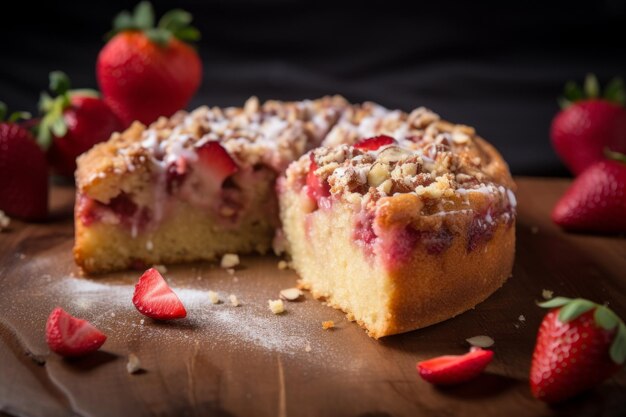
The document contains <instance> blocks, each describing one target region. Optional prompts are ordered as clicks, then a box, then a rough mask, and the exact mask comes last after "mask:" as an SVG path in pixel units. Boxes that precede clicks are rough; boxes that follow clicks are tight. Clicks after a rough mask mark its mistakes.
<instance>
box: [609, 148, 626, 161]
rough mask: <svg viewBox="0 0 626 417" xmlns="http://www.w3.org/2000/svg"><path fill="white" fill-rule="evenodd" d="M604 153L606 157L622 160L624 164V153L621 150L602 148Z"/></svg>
mask: <svg viewBox="0 0 626 417" xmlns="http://www.w3.org/2000/svg"><path fill="white" fill-rule="evenodd" d="M604 155H605V156H606V157H607V158H608V159H612V160H614V161H618V162H623V163H625V164H626V155H624V154H623V153H621V152H615V151H612V150H610V149H609V148H604Z"/></svg>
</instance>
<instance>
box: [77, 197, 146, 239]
mask: <svg viewBox="0 0 626 417" xmlns="http://www.w3.org/2000/svg"><path fill="white" fill-rule="evenodd" d="M76 210H77V213H78V217H79V219H80V220H81V222H82V224H83V225H85V226H91V225H92V224H94V223H96V222H107V223H116V224H122V225H124V226H125V227H127V228H133V229H137V230H142V229H145V227H146V226H147V225H148V223H149V222H150V220H151V217H152V216H151V214H150V211H149V210H148V208H146V207H141V208H140V207H139V206H137V204H136V203H135V202H134V201H133V200H132V198H131V197H130V196H129V195H128V194H125V193H122V194H120V195H118V196H117V197H115V198H112V199H111V201H109V203H108V204H103V203H101V202H99V201H96V200H94V199H92V198H89V197H87V196H85V195H80V196H78V202H77V208H76Z"/></svg>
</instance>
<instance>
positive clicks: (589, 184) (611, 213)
mask: <svg viewBox="0 0 626 417" xmlns="http://www.w3.org/2000/svg"><path fill="white" fill-rule="evenodd" d="M610 156H611V157H613V158H615V159H608V160H604V161H601V162H596V163H594V164H593V165H591V166H590V167H589V168H587V169H586V170H585V171H584V172H583V173H582V174H580V175H579V176H578V178H576V179H575V180H574V182H573V183H572V185H571V186H570V187H569V189H568V190H567V191H566V192H565V195H563V197H561V199H560V200H559V202H558V203H557V204H556V206H555V207H554V210H553V211H552V220H553V221H554V222H555V223H556V224H558V225H559V226H562V227H564V228H565V229H568V230H575V231H587V232H609V233H615V232H626V156H624V155H622V154H618V153H616V152H611V153H610Z"/></svg>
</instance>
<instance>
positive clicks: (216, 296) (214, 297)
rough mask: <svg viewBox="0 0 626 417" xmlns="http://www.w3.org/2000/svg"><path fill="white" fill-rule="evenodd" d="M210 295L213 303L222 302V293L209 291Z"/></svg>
mask: <svg viewBox="0 0 626 417" xmlns="http://www.w3.org/2000/svg"><path fill="white" fill-rule="evenodd" d="M207 295H208V297H209V301H210V302H211V304H219V303H220V295H219V294H218V293H217V292H215V291H209V292H208V293H207Z"/></svg>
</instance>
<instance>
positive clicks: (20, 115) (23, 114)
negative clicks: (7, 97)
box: [0, 111, 33, 123]
mask: <svg viewBox="0 0 626 417" xmlns="http://www.w3.org/2000/svg"><path fill="white" fill-rule="evenodd" d="M31 117H33V115H32V114H30V113H29V112H27V111H16V112H15V113H11V115H10V116H9V122H11V123H15V122H17V121H18V120H20V119H21V120H28V119H30V118H31ZM0 120H2V119H1V118H0Z"/></svg>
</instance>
